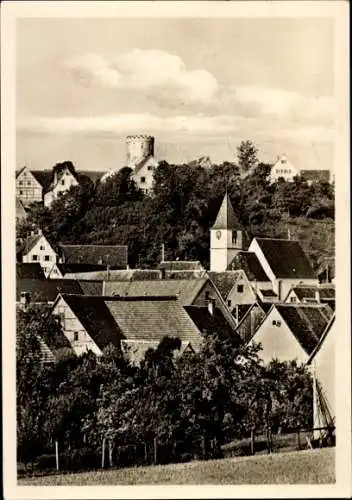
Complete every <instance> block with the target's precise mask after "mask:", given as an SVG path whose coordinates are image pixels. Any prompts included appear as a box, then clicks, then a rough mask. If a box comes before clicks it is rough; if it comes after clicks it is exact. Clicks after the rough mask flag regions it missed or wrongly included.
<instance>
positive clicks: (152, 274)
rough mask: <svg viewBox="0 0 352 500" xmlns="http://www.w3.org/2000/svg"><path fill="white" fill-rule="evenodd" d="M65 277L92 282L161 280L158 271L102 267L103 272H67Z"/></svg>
mask: <svg viewBox="0 0 352 500" xmlns="http://www.w3.org/2000/svg"><path fill="white" fill-rule="evenodd" d="M66 277H70V278H75V279H79V280H81V279H82V280H90V281H92V280H94V281H132V280H137V281H142V280H156V279H161V271H159V270H158V269H110V270H109V271H108V270H107V269H106V266H104V270H101V271H91V272H80V271H79V272H76V273H75V272H72V273H71V272H68V273H67V274H66V275H65V278H66Z"/></svg>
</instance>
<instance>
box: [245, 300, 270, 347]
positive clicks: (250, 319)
mask: <svg viewBox="0 0 352 500" xmlns="http://www.w3.org/2000/svg"><path fill="white" fill-rule="evenodd" d="M270 307H271V305H270ZM266 314H267V311H266V310H265V309H264V308H263V307H262V306H261V304H260V303H258V302H255V303H254V304H252V305H251V306H249V308H248V309H247V311H246V312H245V314H244V315H243V316H242V318H241V321H240V322H239V323H238V325H237V332H238V335H239V336H240V337H241V339H242V340H243V342H245V343H248V342H249V341H250V340H251V338H252V337H253V335H254V333H255V331H256V329H257V328H258V326H259V325H260V324H261V322H262V321H263V320H264V318H265V316H266Z"/></svg>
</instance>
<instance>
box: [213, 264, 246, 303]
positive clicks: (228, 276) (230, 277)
mask: <svg viewBox="0 0 352 500" xmlns="http://www.w3.org/2000/svg"><path fill="white" fill-rule="evenodd" d="M240 274H241V271H240V270H238V271H223V272H215V271H210V272H208V276H209V277H210V279H211V281H212V282H213V283H214V285H215V286H216V288H217V289H218V290H219V292H220V295H221V297H222V298H223V299H224V300H226V299H227V296H228V294H229V293H230V291H231V290H232V288H233V286H234V284H235V283H236V281H237V279H238V278H239V276H240Z"/></svg>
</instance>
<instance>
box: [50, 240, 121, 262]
mask: <svg viewBox="0 0 352 500" xmlns="http://www.w3.org/2000/svg"><path fill="white" fill-rule="evenodd" d="M60 249H61V253H62V256H63V257H64V263H65V264H85V265H87V264H93V265H105V266H107V265H108V266H112V267H116V268H126V267H127V245H60Z"/></svg>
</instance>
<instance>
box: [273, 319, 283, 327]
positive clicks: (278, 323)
mask: <svg viewBox="0 0 352 500" xmlns="http://www.w3.org/2000/svg"><path fill="white" fill-rule="evenodd" d="M273 325H274V326H281V321H277V320H275V319H273Z"/></svg>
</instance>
